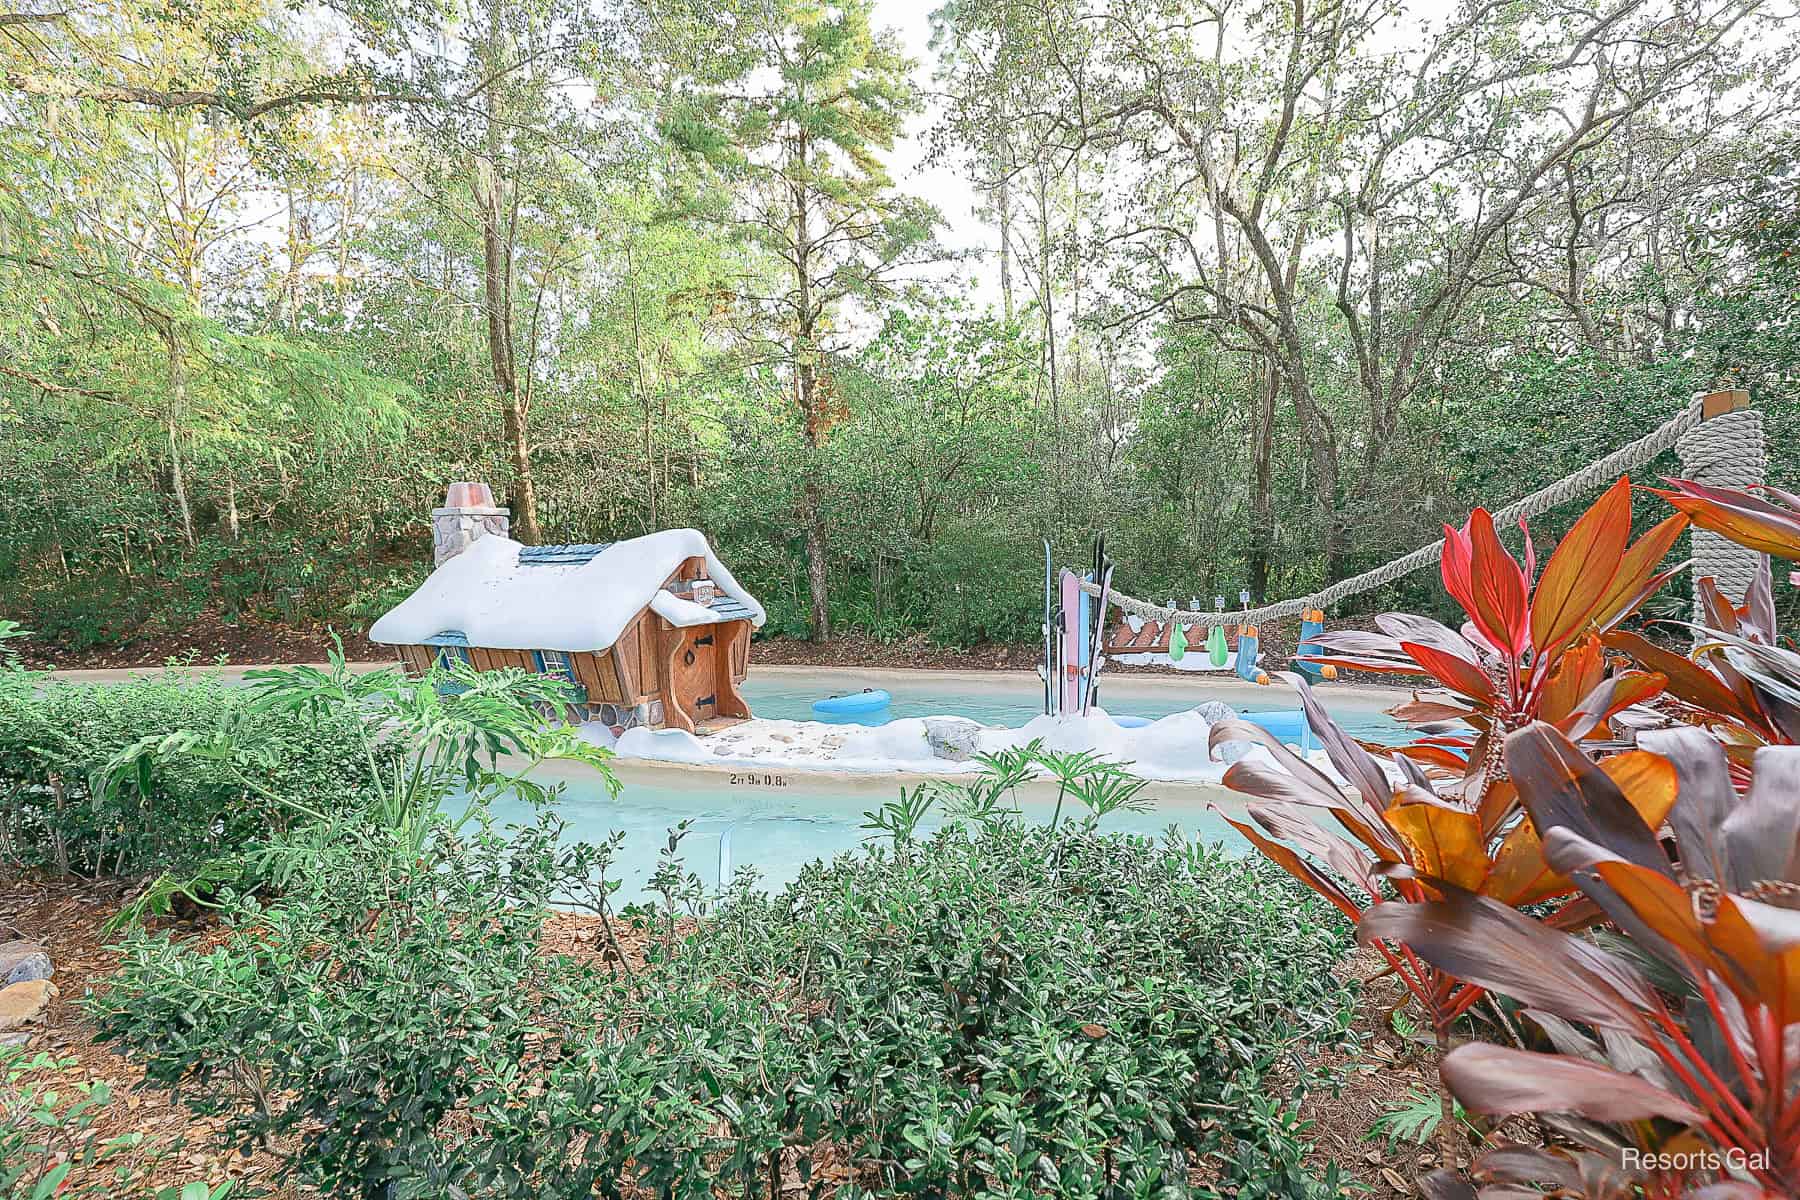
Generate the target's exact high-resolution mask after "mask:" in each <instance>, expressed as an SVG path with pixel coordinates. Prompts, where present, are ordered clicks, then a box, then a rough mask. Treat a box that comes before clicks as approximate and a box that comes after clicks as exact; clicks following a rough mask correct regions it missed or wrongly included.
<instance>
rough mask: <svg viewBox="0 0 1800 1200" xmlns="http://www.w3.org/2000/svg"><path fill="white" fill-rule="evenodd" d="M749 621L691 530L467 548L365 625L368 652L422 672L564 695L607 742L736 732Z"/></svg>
mask: <svg viewBox="0 0 1800 1200" xmlns="http://www.w3.org/2000/svg"><path fill="white" fill-rule="evenodd" d="M762 622H763V610H762V607H761V606H760V605H759V604H757V602H756V600H755V598H754V597H752V596H750V595H749V593H747V592H745V591H744V590H743V589H742V588H740V587H739V586H738V585H737V582H736V580H735V579H733V578H732V576H731V573H730V572H729V571H728V570H726V569H725V567H724V565H723V564H721V563H720V562H719V561H718V559H717V558H716V557H714V555H713V553H712V549H711V547H710V546H708V545H707V543H706V539H705V538H704V537H703V536H702V535H701V534H700V533H698V532H697V531H695V530H692V529H671V530H664V531H662V532H660V533H654V534H650V535H648V536H646V537H641V538H633V539H631V540H629V541H624V542H614V543H611V544H597V545H570V546H523V545H520V544H519V543H518V542H515V541H513V540H512V539H511V538H508V537H505V536H504V535H493V534H489V535H487V536H480V537H477V538H475V539H473V540H472V541H470V542H469V544H467V545H466V546H465V547H462V548H460V549H458V550H457V551H456V552H454V553H453V554H452V555H451V556H450V557H448V558H447V559H446V561H444V562H442V563H441V564H440V565H439V566H438V568H437V570H436V571H434V572H432V574H431V576H430V578H428V579H427V580H426V581H425V583H424V584H422V585H421V586H420V587H419V589H418V590H417V591H416V592H414V593H413V595H411V596H410V597H408V598H407V599H406V600H405V601H402V602H401V603H400V604H399V605H397V606H396V607H395V608H394V609H393V610H392V611H390V612H389V613H387V614H386V615H384V616H383V617H382V618H381V620H379V621H377V622H376V623H375V625H374V627H373V628H371V629H370V631H369V637H370V639H371V640H373V641H377V642H382V643H384V644H387V645H392V646H394V647H395V649H396V651H397V652H398V654H399V656H400V660H401V662H403V663H404V664H405V665H406V666H407V668H408V669H409V670H411V671H414V672H421V673H422V672H424V671H425V670H427V669H428V668H430V667H431V666H432V665H433V664H434V663H435V664H448V663H450V662H453V661H461V662H465V663H467V664H469V665H470V666H472V667H473V668H474V669H475V670H477V671H492V670H499V669H502V668H507V667H513V668H517V669H519V670H522V671H534V672H537V673H540V674H544V675H551V676H555V677H557V678H559V679H565V680H567V681H569V682H570V683H571V684H573V685H574V687H575V689H576V694H577V697H578V699H577V704H578V706H579V708H580V710H581V711H582V712H583V714H584V715H585V716H586V717H587V718H588V719H592V720H598V721H600V722H602V723H603V724H605V725H607V726H609V727H610V728H611V729H613V731H614V732H623V731H624V730H625V729H629V728H632V727H639V726H641V727H647V728H652V729H661V728H672V729H684V730H686V731H688V732H689V733H695V732H703V731H704V730H705V729H706V728H707V727H709V726H712V725H714V724H716V723H717V722H719V721H720V720H724V719H733V718H738V719H741V718H747V717H749V716H750V715H751V714H750V706H749V704H748V703H746V702H745V700H744V697H743V693H742V691H741V690H740V685H741V684H742V683H743V682H744V678H745V676H746V674H747V673H748V672H749V667H750V635H751V631H752V630H753V629H755V628H756V627H757V626H759V625H761V624H762Z"/></svg>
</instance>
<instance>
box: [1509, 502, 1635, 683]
mask: <svg viewBox="0 0 1800 1200" xmlns="http://www.w3.org/2000/svg"><path fill="white" fill-rule="evenodd" d="M1630 538H1631V479H1630V477H1628V476H1620V478H1619V481H1618V482H1617V483H1615V484H1613V485H1612V486H1611V487H1610V488H1608V489H1606V494H1605V495H1603V496H1601V497H1600V499H1598V500H1596V501H1595V502H1594V505H1593V507H1592V508H1590V509H1588V510H1587V511H1586V512H1585V513H1582V514H1581V519H1580V520H1578V521H1576V522H1575V524H1574V526H1573V527H1572V528H1570V530H1569V532H1568V533H1566V534H1564V535H1563V539H1562V541H1561V542H1559V543H1558V544H1557V547H1556V553H1554V554H1552V555H1551V556H1550V561H1549V562H1548V563H1546V564H1544V573H1543V575H1542V576H1540V577H1539V579H1538V585H1537V591H1536V592H1535V593H1534V594H1533V595H1532V599H1531V641H1532V644H1533V645H1534V646H1536V647H1537V650H1538V653H1539V654H1554V653H1556V652H1557V651H1558V650H1560V649H1562V648H1563V647H1564V646H1565V645H1567V644H1568V643H1569V641H1570V640H1571V639H1572V638H1574V637H1575V635H1576V634H1578V633H1580V632H1581V630H1582V629H1583V628H1584V627H1585V626H1586V625H1587V622H1588V619H1589V618H1590V617H1591V616H1592V615H1593V613H1594V610H1595V609H1596V608H1597V607H1598V606H1599V605H1600V603H1601V602H1602V601H1603V600H1604V599H1605V598H1606V596H1607V594H1608V593H1609V592H1610V591H1611V589H1612V582H1613V579H1614V578H1615V577H1616V576H1617V574H1618V571H1619V565H1620V560H1621V558H1622V557H1623V555H1624V553H1625V545H1626V543H1627V542H1628V541H1629V540H1630Z"/></svg>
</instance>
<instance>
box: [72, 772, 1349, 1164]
mask: <svg viewBox="0 0 1800 1200" xmlns="http://www.w3.org/2000/svg"><path fill="white" fill-rule="evenodd" d="M1004 774H1005V773H1004V770H1003V769H1002V770H1001V771H999V772H997V773H996V777H995V778H996V780H1001V779H1003V778H1004ZM889 829H890V832H892V833H893V836H894V845H893V846H892V847H891V848H889V847H876V848H874V849H873V850H872V851H871V852H870V853H868V854H864V855H846V856H843V857H840V858H839V859H837V860H835V861H833V862H830V863H816V864H813V865H811V866H809V867H808V868H806V869H805V870H804V871H803V872H802V874H801V876H800V878H799V879H798V880H797V881H796V882H795V883H794V884H792V885H790V886H789V887H787V888H785V889H783V890H782V891H781V892H780V893H779V894H775V895H769V894H766V893H764V892H761V891H758V890H756V889H754V887H752V886H750V884H749V883H748V881H741V882H740V883H739V884H738V885H736V886H734V887H733V888H732V889H730V890H729V891H728V892H727V893H726V894H725V895H723V896H722V897H719V898H718V900H717V903H716V906H715V907H713V908H712V909H711V910H710V912H709V915H708V918H707V919H706V920H705V921H703V922H700V923H699V924H697V925H696V924H692V923H689V922H687V921H685V920H684V917H685V916H686V915H687V914H690V913H692V912H694V911H695V910H696V908H697V907H698V905H699V904H700V903H701V902H702V896H701V894H700V889H699V885H698V883H697V881H696V880H695V879H694V878H693V876H692V874H691V873H690V872H688V871H686V869H685V867H684V866H683V865H682V863H681V860H680V854H679V849H680V843H681V835H682V831H681V830H679V829H678V830H676V831H674V832H673V833H672V834H671V837H670V840H669V843H668V845H667V846H666V848H665V850H664V853H663V854H662V856H661V860H660V861H659V865H658V867H657V870H656V872H655V878H654V879H653V880H652V883H651V888H650V890H651V891H652V892H655V893H658V894H660V896H661V902H660V903H659V904H658V905H656V906H655V907H653V908H645V909H641V910H634V911H633V914H632V915H630V916H629V917H628V919H629V920H631V921H633V922H635V923H637V924H639V925H641V926H642V927H643V931H644V933H645V934H646V935H648V938H649V940H648V945H647V955H648V962H647V963H646V964H645V965H643V966H641V967H633V966H631V965H629V964H628V963H626V962H625V961H624V960H623V958H622V956H621V955H620V954H619V953H618V945H619V942H618V936H617V933H618V929H617V925H616V922H617V920H618V919H619V918H616V917H613V916H610V915H609V914H608V909H609V905H608V902H607V897H608V896H610V894H611V892H612V890H613V889H614V888H616V886H617V885H616V883H613V882H610V881H609V880H608V878H607V875H608V871H609V869H610V864H611V861H612V857H613V854H614V853H615V852H616V849H617V841H616V839H615V841H614V842H612V843H609V844H607V845H603V846H591V845H573V846H570V845H563V844H561V843H560V842H559V839H558V836H557V835H558V832H559V828H558V823H557V822H556V820H555V818H554V817H552V816H549V815H545V816H543V817H541V818H540V819H539V820H538V821H536V822H535V823H533V824H531V825H530V826H527V827H525V828H523V829H513V830H509V831H507V835H506V836H504V837H502V836H501V835H500V833H499V832H498V831H496V830H494V829H492V828H490V827H489V826H488V825H487V823H486V822H485V821H478V822H477V823H475V824H474V825H472V826H468V827H465V828H464V829H463V830H461V831H459V830H457V829H456V828H454V827H453V825H452V824H451V823H450V822H448V821H437V822H434V823H433V824H432V827H431V831H430V834H429V836H428V837H427V838H426V839H425V841H424V842H423V843H422V844H421V845H419V846H417V847H416V848H415V847H414V846H412V845H410V844H407V843H404V842H402V841H401V840H399V838H398V837H396V836H395V835H393V834H392V833H388V834H386V835H385V836H377V835H375V834H373V833H370V834H369V835H368V836H364V837H361V838H335V839H331V840H329V841H326V842H323V843H320V844H317V846H316V850H317V858H316V863H315V867H314V869H313V870H312V871H310V872H308V873H307V874H306V875H304V876H303V877H302V878H300V879H299V880H297V881H296V882H295V883H294V884H293V885H292V886H291V887H290V888H289V889H288V890H287V891H286V892H285V893H284V894H283V895H282V896H281V898H280V900H279V902H277V903H275V904H271V905H266V906H265V905H261V904H258V903H257V902H255V900H254V899H252V898H247V897H238V898H235V899H232V900H231V901H230V902H229V904H228V909H227V911H228V913H229V919H228V925H229V936H228V937H226V938H225V939H223V940H222V941H216V940H215V942H216V944H214V945H212V946H210V947H209V948H201V947H198V946H193V945H188V944H184V943H182V942H180V941H177V940H174V939H172V938H170V937H168V936H166V935H151V934H148V933H144V932H141V931H140V932H134V933H133V934H131V935H130V936H129V938H128V939H127V941H126V944H125V948H124V962H123V965H122V968H121V971H120V973H119V976H118V978H117V981H116V983H115V986H113V987H112V988H111V989H109V990H108V991H107V992H106V993H104V994H103V995H102V996H100V997H99V998H97V999H96V1000H94V1001H93V1002H92V1003H93V1004H94V1006H95V1009H96V1012H97V1015H98V1017H99V1020H100V1022H101V1024H102V1027H103V1029H104V1030H105V1032H106V1034H107V1036H109V1037H110V1038H113V1039H115V1040H116V1041H118V1042H119V1043H120V1044H121V1046H122V1047H123V1048H124V1049H126V1050H128V1051H130V1052H131V1053H132V1054H133V1055H134V1056H137V1057H140V1058H142V1060H143V1061H144V1062H145V1063H146V1064H147V1067H148V1071H149V1075H150V1078H151V1079H152V1080H153V1081H155V1082H156V1083H158V1084H161V1085H164V1086H171V1087H173V1086H177V1085H179V1086H180V1088H181V1096H182V1098H183V1100H184V1102H186V1103H188V1104H190V1105H192V1106H193V1107H194V1108H196V1109H197V1110H198V1111H201V1112H206V1113H215V1114H222V1115H224V1116H226V1117H227V1119H228V1123H229V1130H230V1136H231V1138H232V1139H233V1140H234V1141H237V1142H240V1143H248V1142H250V1141H252V1140H254V1139H257V1138H260V1137H263V1136H265V1135H269V1136H274V1137H275V1138H276V1139H277V1140H276V1145H278V1146H292V1147H293V1149H291V1150H289V1151H288V1153H289V1155H290V1157H289V1166H290V1168H291V1169H292V1170H294V1171H296V1172H298V1173H299V1174H300V1175H301V1176H302V1177H303V1178H305V1179H306V1180H307V1181H308V1182H309V1183H311V1184H313V1185H315V1186H318V1187H320V1188H322V1189H323V1190H325V1191H327V1192H329V1193H330V1194H333V1195H342V1196H356V1195H360V1196H369V1197H375V1196H386V1195H389V1194H390V1192H389V1190H388V1189H390V1188H393V1189H395V1190H394V1191H393V1192H392V1193H391V1194H395V1195H403V1196H426V1195H430V1196H438V1195H465V1196H469V1197H500V1196H512V1197H521V1198H522V1197H527V1196H530V1197H546V1198H555V1197H577V1196H589V1195H592V1194H596V1193H599V1194H610V1193H612V1192H613V1191H614V1190H615V1189H619V1188H622V1187H625V1186H626V1184H627V1181H629V1182H630V1184H631V1185H632V1186H634V1187H637V1188H648V1189H653V1190H660V1191H664V1192H665V1193H666V1194H672V1195H683V1196H689V1195H691V1196H695V1197H700V1196H706V1195H711V1194H716V1193H717V1191H718V1190H721V1189H723V1190H729V1191H734V1192H739V1193H747V1194H752V1195H760V1194H763V1193H764V1191H765V1190H766V1188H767V1186H768V1181H769V1180H771V1179H772V1178H775V1177H776V1175H777V1174H779V1173H781V1172H783V1171H786V1170H797V1171H798V1172H799V1173H800V1177H801V1179H802V1180H803V1181H804V1182H808V1183H810V1184H820V1183H823V1182H824V1181H825V1178H826V1177H825V1176H824V1175H822V1174H818V1173H817V1172H818V1171H819V1169H821V1168H822V1167H823V1166H824V1165H825V1164H826V1163H827V1162H830V1161H836V1162H840V1163H843V1162H846V1157H847V1161H848V1164H849V1165H851V1166H852V1167H853V1176H852V1178H851V1179H850V1180H841V1181H840V1185H839V1186H840V1192H842V1190H843V1189H844V1188H849V1189H850V1191H851V1192H852V1193H853V1194H866V1192H865V1189H873V1191H874V1192H876V1193H880V1194H896V1193H904V1194H927V1195H943V1194H971V1193H973V1192H975V1191H980V1192H981V1193H982V1194H987V1195H1017V1196H1025V1195H1032V1196H1042V1195H1055V1196H1126V1195H1141V1194H1147V1193H1156V1194H1164V1195H1188V1194H1194V1193H1193V1185H1192V1184H1191V1183H1190V1182H1189V1171H1190V1168H1192V1167H1194V1166H1198V1165H1199V1164H1200V1163H1201V1161H1202V1160H1203V1159H1206V1160H1210V1161H1211V1162H1212V1163H1213V1164H1215V1166H1217V1167H1218V1168H1219V1173H1220V1174H1221V1180H1220V1183H1219V1185H1218V1186H1219V1188H1220V1189H1221V1190H1230V1191H1234V1192H1236V1194H1238V1195H1257V1196H1281V1197H1313V1196H1319V1197H1323V1196H1325V1195H1329V1194H1334V1190H1335V1181H1334V1180H1327V1181H1323V1182H1321V1181H1315V1180H1312V1179H1310V1177H1309V1176H1308V1175H1307V1173H1306V1171H1305V1170H1304V1168H1303V1167H1302V1165H1301V1160H1302V1157H1303V1154H1304V1152H1305V1130H1304V1127H1303V1126H1302V1125H1301V1124H1299V1123H1298V1121H1297V1118H1296V1116H1295V1112H1294V1106H1295V1102H1296V1100H1297V1099H1298V1096H1299V1094H1300V1091H1301V1089H1302V1088H1303V1087H1304V1086H1306V1084H1307V1082H1308V1081H1309V1079H1310V1078H1311V1073H1310V1072H1309V1071H1307V1070H1306V1069H1304V1068H1303V1067H1301V1065H1300V1064H1302V1063H1303V1062H1304V1061H1305V1060H1306V1055H1307V1048H1308V1047H1309V1046H1310V1045H1312V1044H1314V1043H1316V1042H1318V1041H1321V1040H1330V1039H1334V1038H1336V1037H1338V1036H1340V1035H1341V1034H1342V1032H1343V1031H1344V1029H1345V1028H1346V1026H1347V1022H1348V1020H1349V1005H1350V993H1349V990H1348V989H1347V987H1346V986H1345V985H1343V984H1341V983H1339V982H1337V981H1336V980H1335V979H1334V978H1333V977H1332V976H1331V974H1330V973H1329V971H1327V970H1326V967H1327V966H1328V965H1329V963H1330V962H1331V961H1332V960H1333V959H1334V958H1335V957H1336V955H1337V954H1339V953H1341V951H1342V949H1343V947H1344V940H1343V937H1342V935H1341V933H1339V932H1337V931H1335V930H1334V929H1333V927H1332V923H1330V922H1328V921H1325V920H1323V919H1322V918H1323V913H1322V912H1321V911H1320V910H1319V906H1318V905H1317V904H1316V903H1315V902H1313V901H1311V900H1308V899H1305V898H1303V897H1301V896H1300V895H1299V894H1298V892H1297V891H1296V889H1294V888H1292V887H1290V886H1288V885H1287V884H1285V883H1284V882H1282V881H1281V880H1280V879H1279V878H1278V877H1277V876H1276V875H1275V873H1273V872H1271V871H1269V870H1268V869H1267V868H1265V867H1263V866H1261V865H1259V864H1254V863H1249V862H1245V861H1242V860H1234V859H1230V858H1227V857H1225V856H1224V855H1223V854H1221V853H1220V852H1219V851H1217V850H1209V849H1205V848H1202V847H1198V846H1194V845H1191V844H1188V843H1187V842H1185V841H1184V840H1182V839H1181V838H1179V837H1177V836H1175V835H1173V834H1171V836H1170V837H1169V838H1168V839H1167V840H1165V841H1162V842H1160V843H1159V842H1156V841H1153V840H1150V839H1143V838H1124V837H1112V836H1106V835H1102V834H1100V833H1098V832H1096V831H1095V830H1094V829H1093V827H1092V825H1091V823H1082V824H1080V825H1074V824H1071V825H1065V826H1064V827H1063V828H1062V829H1060V830H1055V831H1053V830H1050V829H1049V828H1047V827H1044V826H1038V825H1029V824H1026V823H1024V822H1021V821H1017V820H1011V819H995V820H989V821H985V822H979V823H977V825H976V826H974V827H970V826H969V825H968V824H967V823H966V822H964V821H958V822H956V823H955V824H953V825H952V826H951V827H950V828H946V829H943V830H940V831H939V832H938V833H936V834H934V835H932V836H931V837H930V838H928V839H925V840H919V839H918V838H916V837H915V836H914V835H913V832H912V831H911V830H910V829H908V828H905V827H901V828H897V829H896V828H894V826H893V824H892V823H890V825H889ZM1059 863H1060V866H1059V865H1058V864H1059ZM569 898H573V899H574V900H575V901H576V902H577V903H582V904H585V905H587V906H589V907H591V908H594V909H596V910H597V911H599V912H600V913H602V915H603V917H604V918H605V920H604V922H603V924H602V926H601V928H600V930H599V931H598V934H597V936H598V939H599V945H600V946H601V947H602V948H608V949H609V951H610V952H608V953H605V954H603V955H600V956H594V957H588V958H583V959H581V960H574V959H569V958H562V957H556V956H550V955H546V954H543V953H541V952H540V949H539V946H538V940H539V938H540V936H541V933H542V927H543V922H544V920H545V919H546V917H547V915H548V912H549V906H550V905H551V904H552V903H556V902H560V901H563V900H566V899H569ZM290 1137H292V1138H294V1139H297V1140H296V1141H293V1142H290V1141H288V1140H287V1139H288V1138H290ZM827 1146H829V1147H834V1148H835V1149H833V1150H830V1151H828V1150H826V1147H827ZM1207 1194H1212V1193H1207Z"/></svg>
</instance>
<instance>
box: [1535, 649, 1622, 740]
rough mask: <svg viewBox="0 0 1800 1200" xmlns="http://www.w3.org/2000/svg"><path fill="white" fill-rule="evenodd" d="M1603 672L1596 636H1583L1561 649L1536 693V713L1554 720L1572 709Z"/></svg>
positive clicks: (1604, 672)
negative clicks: (1539, 690) (1537, 694)
mask: <svg viewBox="0 0 1800 1200" xmlns="http://www.w3.org/2000/svg"><path fill="white" fill-rule="evenodd" d="M1605 675H1606V656H1605V655H1604V654H1603V653H1602V652H1601V649H1600V641H1599V639H1598V638H1592V637H1590V638H1587V639H1585V640H1584V641H1582V642H1581V643H1580V644H1578V645H1575V646H1572V647H1570V648H1569V649H1568V650H1566V651H1564V653H1563V655H1562V657H1561V658H1560V659H1558V660H1557V663H1556V666H1555V667H1554V668H1552V669H1551V673H1550V678H1549V680H1548V681H1547V682H1546V683H1545V684H1544V690H1543V692H1542V693H1540V695H1539V699H1538V710H1537V716H1538V720H1540V721H1549V722H1550V723H1551V724H1555V723H1556V722H1558V721H1561V720H1562V719H1563V718H1564V717H1566V716H1568V715H1569V714H1570V713H1572V712H1574V711H1575V706H1576V705H1578V704H1580V703H1581V702H1582V701H1583V700H1585V699H1586V698H1587V694H1588V693H1589V692H1591V691H1593V690H1594V689H1595V688H1597V687H1599V686H1600V680H1601V679H1603V678H1604V677H1605Z"/></svg>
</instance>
